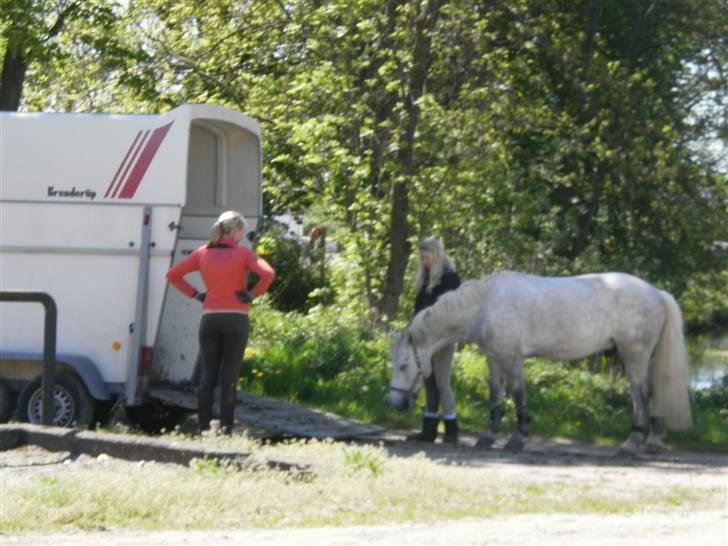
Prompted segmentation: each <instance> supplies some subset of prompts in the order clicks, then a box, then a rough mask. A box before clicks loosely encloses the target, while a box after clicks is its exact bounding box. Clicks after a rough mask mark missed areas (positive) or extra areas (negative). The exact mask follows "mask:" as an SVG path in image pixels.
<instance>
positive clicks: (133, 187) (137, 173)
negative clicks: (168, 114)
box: [119, 121, 174, 199]
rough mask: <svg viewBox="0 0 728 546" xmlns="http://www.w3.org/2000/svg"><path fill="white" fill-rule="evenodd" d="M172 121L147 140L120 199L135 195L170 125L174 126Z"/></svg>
mask: <svg viewBox="0 0 728 546" xmlns="http://www.w3.org/2000/svg"><path fill="white" fill-rule="evenodd" d="M172 123H174V122H173V121H172V122H170V123H168V124H167V125H163V126H162V127H160V128H158V129H155V130H154V132H153V133H152V136H151V137H150V138H149V142H147V145H146V146H145V147H144V151H143V152H142V153H141V155H140V156H139V161H137V162H136V165H134V168H133V169H132V171H131V174H130V175H129V179H128V180H127V181H126V184H125V185H124V188H123V189H122V190H121V193H120V194H119V198H120V199H129V198H131V197H134V194H135V193H136V191H137V188H138V187H139V184H141V181H142V178H144V175H145V174H146V172H147V168H149V164H150V163H151V162H152V160H153V159H154V156H155V155H156V154H157V150H159V147H160V146H161V144H162V141H163V140H164V137H166V136H167V133H168V132H169V129H170V127H172Z"/></svg>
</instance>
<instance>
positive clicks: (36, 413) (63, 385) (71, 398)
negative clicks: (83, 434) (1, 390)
mask: <svg viewBox="0 0 728 546" xmlns="http://www.w3.org/2000/svg"><path fill="white" fill-rule="evenodd" d="M53 399H54V405H55V412H54V415H53V425H54V426H57V427H79V428H88V427H89V425H90V424H91V423H92V421H93V417H94V399H93V398H91V396H90V395H89V393H88V391H87V390H86V387H85V386H84V385H83V383H82V382H81V381H80V380H79V379H77V378H76V377H75V376H73V375H71V374H69V373H66V372H58V373H57V374H56V381H55V385H54V386H53ZM42 400H43V387H42V382H41V378H40V377H36V378H35V379H33V381H31V382H30V383H28V384H27V385H26V386H25V387H24V388H23V390H22V391H21V392H20V396H19V397H18V417H19V419H20V420H21V421H26V422H28V423H36V424H40V423H41V408H42Z"/></svg>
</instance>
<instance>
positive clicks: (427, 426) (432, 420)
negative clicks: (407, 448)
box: [407, 417, 440, 442]
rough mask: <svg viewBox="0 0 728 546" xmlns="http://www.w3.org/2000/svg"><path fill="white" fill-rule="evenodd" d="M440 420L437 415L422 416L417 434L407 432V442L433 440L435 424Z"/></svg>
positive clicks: (435, 433)
mask: <svg viewBox="0 0 728 546" xmlns="http://www.w3.org/2000/svg"><path fill="white" fill-rule="evenodd" d="M439 422H440V418H439V417H423V418H422V430H421V431H420V432H418V433H417V434H409V435H408V436H407V441H408V442H434V441H435V438H437V425H438V423H439Z"/></svg>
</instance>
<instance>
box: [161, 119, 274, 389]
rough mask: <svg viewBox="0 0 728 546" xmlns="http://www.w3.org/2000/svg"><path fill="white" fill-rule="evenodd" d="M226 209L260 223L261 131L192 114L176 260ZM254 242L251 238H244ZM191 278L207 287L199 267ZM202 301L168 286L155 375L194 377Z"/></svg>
mask: <svg viewBox="0 0 728 546" xmlns="http://www.w3.org/2000/svg"><path fill="white" fill-rule="evenodd" d="M226 210H237V211H239V212H241V213H242V214H243V216H244V217H245V219H246V231H254V230H255V229H256V228H257V224H258V221H259V217H260V213H261V151H260V136H259V134H256V133H254V132H253V131H250V130H248V129H247V128H244V127H240V126H237V125H234V124H232V123H230V122H228V121H222V120H214V119H193V120H192V122H191V125H190V139H189V152H188V156H187V201H186V204H185V206H184V207H183V208H182V211H181V218H180V222H179V225H178V226H177V228H178V229H179V233H178V238H177V244H176V246H175V251H174V256H173V259H172V263H173V264H176V263H178V262H179V261H181V260H183V259H184V258H185V257H187V256H189V254H190V253H191V252H192V251H193V250H194V249H196V248H197V247H199V246H201V245H204V244H206V243H207V241H208V237H209V233H210V227H211V226H212V224H213V223H214V222H215V220H217V218H218V216H219V215H220V214H221V213H222V212H224V211H226ZM243 243H245V244H249V243H248V242H247V240H244V241H243V242H241V244H243ZM186 279H187V280H188V281H189V282H190V283H191V284H193V285H194V286H195V287H196V288H197V289H198V290H200V291H204V290H205V288H204V285H203V283H202V279H201V278H200V275H199V274H198V273H193V274H190V275H188V276H187V277H186ZM201 312H202V310H201V304H200V302H198V301H197V300H196V299H190V298H188V297H186V296H184V295H183V294H181V293H180V292H179V291H178V290H176V289H175V288H174V287H172V286H171V285H170V286H168V287H167V291H166V294H165V299H164V305H163V308H162V313H161V316H160V325H159V328H158V330H157V332H158V333H157V340H156V343H155V347H154V356H153V360H152V376H151V379H152V381H155V382H158V383H159V382H169V383H174V384H182V385H184V384H187V383H192V382H193V379H194V373H195V362H196V359H197V352H198V339H197V330H198V327H199V324H200V318H201Z"/></svg>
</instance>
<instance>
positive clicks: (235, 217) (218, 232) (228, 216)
mask: <svg viewBox="0 0 728 546" xmlns="http://www.w3.org/2000/svg"><path fill="white" fill-rule="evenodd" d="M241 227H242V228H245V218H243V215H242V214H240V213H239V212H238V211H235V210H228V211H225V212H223V213H222V214H221V215H220V217H219V218H218V219H217V222H215V223H214V224H212V228H211V229H210V240H209V242H208V243H207V246H215V245H217V244H218V243H219V242H220V239H222V238H223V237H224V236H225V235H228V234H230V233H232V232H233V230H235V229H238V228H241Z"/></svg>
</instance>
